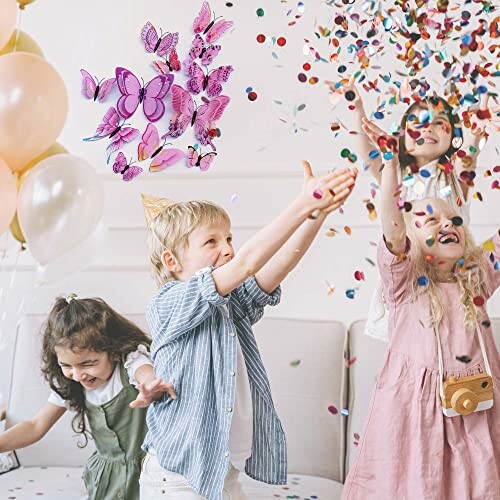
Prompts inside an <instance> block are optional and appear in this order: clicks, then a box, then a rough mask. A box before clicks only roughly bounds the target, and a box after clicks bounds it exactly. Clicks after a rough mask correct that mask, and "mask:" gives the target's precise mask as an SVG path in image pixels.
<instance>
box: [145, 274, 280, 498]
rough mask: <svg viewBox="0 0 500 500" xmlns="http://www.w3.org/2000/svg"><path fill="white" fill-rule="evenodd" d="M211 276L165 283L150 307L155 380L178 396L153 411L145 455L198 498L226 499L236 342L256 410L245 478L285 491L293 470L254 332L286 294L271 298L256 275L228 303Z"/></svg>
mask: <svg viewBox="0 0 500 500" xmlns="http://www.w3.org/2000/svg"><path fill="white" fill-rule="evenodd" d="M213 269H214V268H213V267H208V268H204V269H202V270H200V271H199V272H198V273H196V275H195V276H193V277H192V278H191V279H190V280H188V281H186V282H184V281H170V282H168V283H166V284H165V285H163V286H162V287H161V288H160V290H159V291H158V293H157V294H156V295H155V296H154V297H153V299H152V301H151V302H150V304H149V306H148V309H147V320H148V324H149V327H150V331H151V335H152V338H153V342H152V345H151V356H152V359H153V363H154V367H155V373H156V375H157V376H158V377H161V378H162V379H163V380H165V381H168V382H172V383H173V384H174V388H175V391H176V393H177V396H178V397H177V399H176V400H174V399H172V398H170V397H168V395H166V396H164V397H163V398H162V399H161V400H159V401H157V402H155V403H153V404H152V405H151V406H150V407H149V410H148V414H147V424H148V428H149V431H148V434H147V436H146V439H145V441H144V445H143V448H144V449H145V450H146V451H147V450H148V448H150V447H152V448H153V449H154V450H155V451H156V454H157V456H158V460H159V462H160V464H161V466H162V467H163V468H164V469H166V470H169V471H172V472H177V473H178V474H182V475H183V476H184V477H185V478H186V479H187V481H188V482H189V484H190V485H191V486H192V488H193V489H194V490H195V491H196V492H197V493H198V494H199V495H202V496H204V497H206V498H207V499H208V500H220V499H221V498H222V489H223V485H224V479H225V476H226V473H227V470H228V467H229V460H230V456H229V449H228V440H229V430H230V427H231V419H232V415H233V407H234V399H235V385H236V377H235V372H236V363H237V358H236V352H237V351H236V350H237V341H238V339H239V342H240V345H241V349H242V352H243V357H244V358H245V364H246V368H247V371H248V378H249V382H250V390H251V394H252V406H253V440H252V455H251V457H250V458H249V459H248V460H247V461H246V466H245V472H246V473H247V474H248V475H249V476H250V477H252V478H254V479H257V480H259V481H263V482H266V483H270V484H285V483H286V472H287V464H286V442H285V435H284V432H283V429H282V427H281V423H280V421H279V418H278V416H277V414H276V410H275V408H274V404H273V400H272V397H271V389H270V386H269V381H268V379H267V374H266V371H265V369H264V365H263V363H262V359H261V357H260V354H259V350H258V347H257V343H256V341H255V337H254V334H253V332H252V325H253V324H254V323H256V322H257V321H259V319H261V318H262V316H263V314H264V306H266V305H276V304H277V303H278V302H279V300H280V296H281V289H280V288H279V287H278V288H277V289H276V290H275V291H274V292H273V293H272V294H271V295H268V294H267V293H265V292H264V291H263V290H262V289H261V288H260V287H259V286H258V284H257V282H256V281H255V278H254V277H253V276H252V277H250V278H248V279H247V280H246V281H245V282H244V283H243V284H242V285H240V286H239V287H238V288H236V289H235V290H233V291H232V292H231V293H230V294H228V295H227V296H225V297H222V296H221V295H219V293H218V292H217V290H216V288H215V282H214V280H213V277H212V271H213ZM236 335H237V337H236Z"/></svg>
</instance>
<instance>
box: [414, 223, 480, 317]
mask: <svg viewBox="0 0 500 500" xmlns="http://www.w3.org/2000/svg"><path fill="white" fill-rule="evenodd" d="M404 216H405V222H406V228H407V235H408V238H409V240H410V244H411V267H410V276H411V282H412V290H411V293H412V294H413V296H414V297H416V296H418V295H421V294H424V293H426V294H427V295H428V297H429V304H430V308H431V311H430V313H431V321H432V324H433V325H434V326H436V327H437V326H438V325H439V324H440V323H441V320H442V319H443V316H444V309H443V304H442V303H441V300H440V291H439V288H438V282H439V281H443V278H446V277H445V276H443V275H442V273H440V272H439V270H438V268H437V266H435V265H433V264H432V262H431V261H429V260H428V259H426V258H425V256H424V255H423V253H422V251H421V249H420V247H419V245H418V242H417V239H416V236H415V231H414V229H413V227H414V226H413V222H412V220H411V215H410V214H408V213H405V214H404ZM463 230H464V234H465V248H464V255H463V258H462V259H461V260H460V261H459V263H457V265H456V266H455V272H454V273H453V277H454V279H455V281H456V282H457V284H458V286H459V289H460V302H461V303H462V306H463V308H464V313H465V324H466V325H467V326H469V327H474V326H475V325H476V323H477V321H478V320H479V318H478V314H477V308H476V306H475V305H474V302H473V299H474V297H476V296H478V295H482V294H483V289H482V286H483V284H484V282H485V280H484V278H485V274H484V269H483V268H482V265H481V264H482V263H481V260H482V255H483V251H482V249H481V248H480V247H478V246H477V245H476V244H475V242H474V238H473V236H472V234H471V233H470V231H469V229H468V228H467V227H466V226H465V225H464V226H463ZM419 276H425V277H426V278H427V279H428V285H427V286H419V285H418V282H417V279H418V277H419Z"/></svg>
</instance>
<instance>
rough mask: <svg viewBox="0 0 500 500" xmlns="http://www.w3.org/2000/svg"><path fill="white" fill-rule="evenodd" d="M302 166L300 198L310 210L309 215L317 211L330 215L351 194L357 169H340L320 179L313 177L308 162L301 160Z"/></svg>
mask: <svg viewBox="0 0 500 500" xmlns="http://www.w3.org/2000/svg"><path fill="white" fill-rule="evenodd" d="M302 166H303V167H304V187H303V191H302V196H303V198H304V200H305V201H306V204H307V206H308V207H310V208H311V213H313V212H315V213H318V211H321V212H323V211H324V212H323V213H330V212H331V211H332V210H335V209H336V208H338V207H340V205H342V203H344V201H345V200H346V198H347V197H348V196H349V194H350V193H351V191H352V189H353V187H354V184H355V182H356V177H357V175H358V171H357V169H353V170H350V169H348V168H342V169H338V170H335V171H333V172H329V173H328V174H326V175H323V176H321V177H314V175H313V173H312V168H311V165H310V163H309V162H308V161H305V160H303V161H302Z"/></svg>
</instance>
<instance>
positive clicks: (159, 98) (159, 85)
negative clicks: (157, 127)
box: [142, 74, 174, 122]
mask: <svg viewBox="0 0 500 500" xmlns="http://www.w3.org/2000/svg"><path fill="white" fill-rule="evenodd" d="M173 81H174V75H172V74H168V75H158V76H155V77H154V78H153V79H152V80H150V81H149V83H148V84H147V85H146V88H145V90H144V100H143V103H142V106H143V110H144V114H145V115H146V118H147V119H148V120H149V121H150V122H156V121H158V120H159V119H160V118H161V117H162V116H163V115H164V114H165V104H164V103H163V99H164V98H165V96H166V95H167V92H168V91H169V90H170V87H171V85H172V82H173Z"/></svg>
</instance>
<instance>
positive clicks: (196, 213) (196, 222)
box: [143, 195, 231, 286]
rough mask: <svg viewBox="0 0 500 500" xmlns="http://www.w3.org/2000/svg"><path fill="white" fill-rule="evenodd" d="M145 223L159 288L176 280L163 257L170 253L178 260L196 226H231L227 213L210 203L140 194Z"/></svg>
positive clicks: (152, 263)
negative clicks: (173, 199)
mask: <svg viewBox="0 0 500 500" xmlns="http://www.w3.org/2000/svg"><path fill="white" fill-rule="evenodd" d="M143 205H144V210H145V213H146V220H147V224H148V251H149V261H150V263H151V270H152V273H153V278H154V280H155V282H156V284H157V285H158V286H162V285H164V284H165V283H166V282H167V281H171V280H173V279H175V276H173V275H172V274H171V273H170V272H169V271H168V270H167V269H166V267H165V265H164V264H163V262H162V258H161V256H162V254H163V252H165V251H169V252H170V253H172V254H173V255H174V257H175V258H176V259H179V254H180V252H181V251H183V250H185V249H186V248H187V246H188V240H189V235H190V234H191V233H192V232H193V231H194V230H195V229H196V228H197V227H199V226H202V225H211V224H218V223H220V222H223V223H227V224H230V223H231V220H230V218H229V215H228V214H227V212H226V211H225V210H224V209H223V208H222V207H221V206H219V205H216V204H215V203H211V202H209V201H197V200H192V201H182V202H174V201H172V200H168V199H166V198H152V197H147V196H144V195H143Z"/></svg>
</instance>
